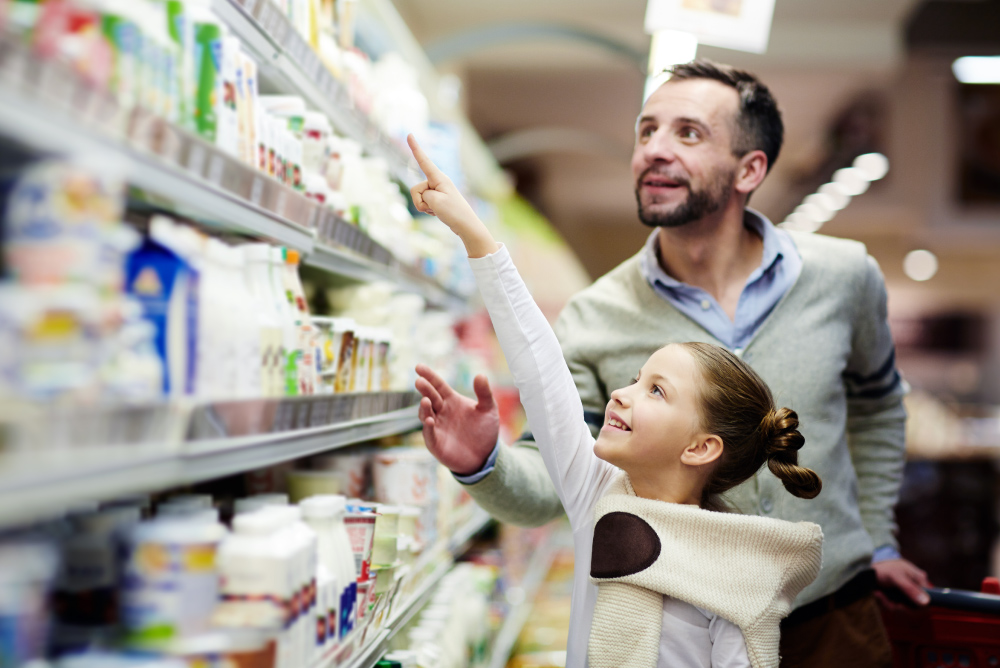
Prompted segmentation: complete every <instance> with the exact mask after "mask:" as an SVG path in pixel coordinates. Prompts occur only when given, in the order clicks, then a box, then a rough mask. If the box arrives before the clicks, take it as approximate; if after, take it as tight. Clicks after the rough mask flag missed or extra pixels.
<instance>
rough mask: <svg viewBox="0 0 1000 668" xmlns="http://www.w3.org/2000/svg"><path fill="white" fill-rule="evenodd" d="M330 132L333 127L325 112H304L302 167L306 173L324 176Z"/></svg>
mask: <svg viewBox="0 0 1000 668" xmlns="http://www.w3.org/2000/svg"><path fill="white" fill-rule="evenodd" d="M332 133H333V128H331V127H330V121H329V119H327V117H326V114H323V113H320V112H318V111H307V112H305V123H304V125H303V128H302V169H303V171H305V172H306V173H307V174H308V173H313V174H316V175H318V176H320V178H324V174H325V172H326V163H327V160H328V158H329V154H330V135H331V134H332ZM324 181H325V179H324Z"/></svg>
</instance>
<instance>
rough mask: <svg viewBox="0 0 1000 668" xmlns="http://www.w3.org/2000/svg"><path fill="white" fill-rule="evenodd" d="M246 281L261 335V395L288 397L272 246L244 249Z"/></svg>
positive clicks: (246, 247)
mask: <svg viewBox="0 0 1000 668" xmlns="http://www.w3.org/2000/svg"><path fill="white" fill-rule="evenodd" d="M242 251H243V257H244V259H245V264H244V277H245V280H246V283H247V285H248V286H249V289H250V294H251V296H252V298H253V303H254V306H255V309H254V310H255V313H256V316H257V327H258V331H259V332H260V369H261V392H262V394H263V396H266V397H278V396H282V395H283V394H284V393H285V388H284V366H285V358H286V355H287V353H286V352H285V349H284V345H283V340H282V328H281V312H280V311H279V310H278V307H277V304H276V301H277V298H276V297H275V296H274V294H273V292H272V289H273V286H272V284H271V277H270V254H271V246H270V245H268V244H247V245H245V246H243V247H242Z"/></svg>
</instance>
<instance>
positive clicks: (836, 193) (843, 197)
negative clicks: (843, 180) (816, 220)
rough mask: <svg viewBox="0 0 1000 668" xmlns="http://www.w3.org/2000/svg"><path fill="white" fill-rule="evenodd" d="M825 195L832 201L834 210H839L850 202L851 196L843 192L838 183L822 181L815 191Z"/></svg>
mask: <svg viewBox="0 0 1000 668" xmlns="http://www.w3.org/2000/svg"><path fill="white" fill-rule="evenodd" d="M817 192H819V193H822V194H823V195H826V196H827V197H828V198H829V199H830V202H831V203H832V205H833V206H832V208H833V210H834V211H840V210H841V209H843V208H844V207H845V206H847V205H848V204H850V203H851V196H850V195H848V194H847V193H846V192H844V189H843V188H841V187H840V184H839V183H824V184H823V185H821V186H820V187H819V190H818V191H817Z"/></svg>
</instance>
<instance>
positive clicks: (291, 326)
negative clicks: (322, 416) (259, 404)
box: [270, 247, 303, 396]
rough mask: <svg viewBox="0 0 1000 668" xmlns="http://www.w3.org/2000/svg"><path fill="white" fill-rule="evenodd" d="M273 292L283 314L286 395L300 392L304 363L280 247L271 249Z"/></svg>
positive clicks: (276, 303) (295, 314) (283, 257)
mask: <svg viewBox="0 0 1000 668" xmlns="http://www.w3.org/2000/svg"><path fill="white" fill-rule="evenodd" d="M270 275H271V287H272V289H271V294H272V295H273V297H274V298H275V300H276V301H275V306H276V308H277V310H278V312H279V313H280V314H281V332H282V334H281V336H282V342H283V347H284V349H285V368H284V380H285V382H284V387H285V392H284V393H285V395H287V396H293V395H296V394H299V366H300V365H301V364H302V357H303V352H302V347H301V343H300V340H299V327H298V325H297V315H298V314H297V313H296V312H293V311H292V302H291V300H290V299H289V297H288V293H287V292H286V288H285V255H284V251H283V249H282V248H280V247H274V248H272V249H271V271H270Z"/></svg>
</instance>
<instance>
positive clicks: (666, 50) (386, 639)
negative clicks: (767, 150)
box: [0, 0, 1000, 668]
mask: <svg viewBox="0 0 1000 668" xmlns="http://www.w3.org/2000/svg"><path fill="white" fill-rule="evenodd" d="M998 54H1000V0H841V1H840V2H836V3H831V2H820V1H819V0H650V1H649V2H646V0H614V1H612V0H544V1H534V2H529V1H527V0H508V1H507V2H503V3H487V2H483V1H482V0H0V242H2V244H0V245H2V253H0V273H2V280H0V668H15V667H17V668H23V667H26V666H30V667H31V668H42V667H45V666H57V667H58V668H80V667H89V666H94V667H100V668H105V667H111V666H114V667H117V666H128V667H133V666H135V667H141V668H203V667H206V666H207V667H210V668H223V667H225V668H233V667H234V666H237V667H239V668H272V667H273V666H277V667H279V668H288V667H294V668H300V667H308V668H332V667H333V666H347V667H350V668H374V667H375V666H384V667H386V668H390V667H394V666H408V667H409V666H421V667H424V668H430V667H432V666H433V667H438V666H440V667H443V668H459V667H464V666H476V667H477V668H479V667H484V668H485V667H487V666H489V667H490V668H501V667H502V666H505V665H511V666H517V667H520V666H525V667H527V666H562V665H564V664H565V651H564V649H565V644H566V633H567V629H568V611H569V595H570V587H571V584H570V583H571V578H572V569H573V564H572V551H571V549H570V545H571V540H570V536H569V532H568V527H567V526H565V525H564V524H562V523H559V522H556V523H553V524H551V525H549V526H546V527H541V528H534V529H524V528H517V527H512V526H508V525H502V524H498V523H497V522H496V521H494V520H492V519H491V518H489V517H488V516H487V515H486V514H485V513H484V512H483V511H481V510H480V509H478V508H477V507H476V506H475V504H474V503H472V502H471V499H470V498H469V497H468V495H467V494H466V493H465V492H464V491H463V490H462V488H461V486H460V485H459V484H458V483H457V482H456V481H455V480H454V478H453V477H452V476H451V475H450V474H449V473H448V472H447V471H445V470H444V469H443V468H442V467H440V466H439V465H438V464H437V463H436V462H435V461H434V460H433V458H431V457H430V456H429V454H428V453H427V452H426V449H425V448H424V446H423V443H422V439H421V437H420V431H419V427H420V425H419V421H418V419H417V408H416V402H417V399H418V396H417V395H416V393H415V392H414V391H413V382H414V378H415V372H414V365H415V364H416V363H417V362H424V363H427V364H429V365H431V366H433V367H434V368H435V369H437V370H438V371H439V372H441V373H442V374H443V375H445V377H446V378H448V380H449V382H451V383H453V384H454V385H455V386H456V387H457V388H459V389H460V390H461V391H463V392H465V393H467V394H468V393H471V381H472V378H473V377H474V376H475V375H476V374H478V373H486V374H487V375H488V376H489V377H490V379H491V382H492V384H493V386H494V388H495V392H496V396H497V399H498V402H499V405H500V411H501V420H502V425H501V437H502V439H503V440H505V441H506V442H511V441H513V440H514V439H515V438H516V437H517V436H518V434H520V433H521V431H522V429H523V428H524V427H525V421H524V416H523V411H522V410H521V408H520V406H519V403H518V395H517V391H516V389H514V388H513V385H512V382H511V379H510V375H509V372H508V370H507V368H506V363H505V361H504V360H503V357H502V354H501V353H500V351H499V347H498V345H497V343H496V340H495V337H494V336H493V333H492V330H491V326H490V323H489V319H488V317H487V316H486V314H485V313H484V312H483V310H482V308H481V305H480V304H479V303H478V301H477V297H476V295H475V289H474V285H473V282H472V280H471V276H470V274H469V270H468V266H467V262H466V260H465V254H464V250H463V249H462V248H461V247H460V245H459V244H457V242H456V240H455V239H454V237H453V236H452V235H451V234H450V232H448V231H447V230H445V229H444V227H443V226H442V225H440V223H439V222H437V221H436V220H434V219H432V218H429V217H427V216H422V215H420V214H418V213H417V212H416V211H415V210H414V209H413V207H412V205H411V203H410V202H409V196H408V191H409V187H410V186H412V185H413V184H415V183H417V182H419V181H420V180H421V178H422V177H421V175H420V174H419V172H418V170H417V169H416V165H415V164H414V163H413V161H412V159H411V158H410V156H409V155H408V152H407V150H406V148H405V139H404V138H405V137H406V135H407V134H408V133H410V132H412V133H414V134H415V135H416V136H417V137H418V138H419V139H420V141H421V144H422V145H423V146H424V147H425V148H426V149H427V151H428V153H429V154H430V155H431V157H432V158H433V159H434V160H435V161H436V162H437V163H438V164H439V165H440V166H441V167H442V168H443V169H444V170H445V171H446V172H447V173H448V174H449V175H451V176H452V178H453V179H454V180H455V182H456V183H457V184H458V185H459V187H460V188H462V190H463V192H464V193H465V194H466V195H467V196H468V197H469V198H470V200H471V201H472V203H473V205H474V207H475V208H476V210H477V212H478V213H479V215H480V217H481V218H483V220H484V221H485V222H486V223H487V224H488V225H489V226H490V227H491V229H493V231H494V233H495V235H496V236H497V237H498V238H499V239H502V240H503V241H504V242H505V243H506V244H507V245H508V247H509V248H510V249H511V252H512V254H513V256H514V259H515V262H516V264H517V266H518V268H519V269H520V271H521V272H522V274H523V275H524V277H525V280H526V282H527V283H528V285H529V288H530V289H531V291H532V294H533V295H534V297H535V299H536V301H537V302H538V303H539V305H540V306H541V308H542V309H543V311H544V312H545V313H546V315H547V316H549V317H550V318H553V319H554V318H555V317H556V315H557V314H558V313H559V311H560V309H561V308H562V307H563V305H564V304H565V303H566V300H567V299H568V298H569V297H570V296H571V295H572V294H574V293H575V292H577V291H578V290H580V289H582V288H583V287H585V286H586V285H588V284H589V283H590V282H591V281H592V280H594V279H596V278H598V277H599V276H601V275H602V274H604V273H605V272H607V271H609V270H610V269H612V268H614V267H615V266H617V265H618V264H619V263H621V262H622V261H624V260H625V259H627V258H628V257H630V256H631V255H632V254H634V253H635V252H636V251H637V250H638V249H639V248H640V247H641V245H642V243H643V242H644V241H645V239H646V237H647V236H648V234H649V230H648V228H646V227H644V226H643V225H642V224H641V223H640V222H639V221H638V219H637V217H636V203H635V195H634V184H633V183H632V179H631V176H630V170H629V159H630V155H631V152H632V145H633V141H634V123H635V119H636V116H637V114H638V112H639V110H640V108H641V105H642V101H643V97H644V91H647V90H648V87H649V86H650V83H649V82H650V81H651V78H650V74H655V73H657V72H659V71H660V70H661V69H662V68H663V67H664V66H668V65H670V64H672V63H676V62H686V61H687V60H690V59H691V58H694V57H695V56H697V57H704V58H710V59H712V60H715V61H718V62H721V63H727V64H730V65H734V66H736V67H740V68H744V69H747V70H750V71H751V72H753V73H755V74H756V75H757V76H758V77H759V78H760V79H761V80H762V81H764V82H765V83H766V84H767V85H768V87H769V88H770V89H771V90H772V92H773V93H774V95H775V97H776V98H777V100H778V102H779V105H780V107H781V110H782V113H783V118H784V122H785V142H784V146H783V149H782V152H781V155H780V157H779V159H778V161H777V163H776V165H775V167H774V169H773V170H772V172H771V173H770V175H769V176H768V177H767V179H766V180H765V181H764V184H763V185H762V186H761V188H760V189H759V191H757V192H756V193H755V194H754V197H753V200H752V206H753V207H754V208H756V209H758V210H759V211H761V212H762V213H763V214H764V215H766V216H767V217H768V218H770V219H771V220H772V221H773V222H775V223H776V224H781V225H784V226H786V227H789V228H793V229H798V230H805V231H808V232H814V233H819V234H828V235H832V236H837V237H845V238H850V239H856V240H858V241H861V242H863V243H864V244H866V246H867V248H868V250H869V252H870V253H871V254H872V255H873V256H874V257H875V258H876V260H877V261H878V262H879V264H880V266H881V268H882V271H883V273H884V274H885V278H886V284H887V287H888V292H889V319H890V325H891V328H892V332H893V337H894V339H895V343H896V350H897V362H898V366H899V368H900V370H901V372H902V374H903V376H904V378H905V379H906V381H907V382H908V383H909V385H910V387H911V393H910V395H909V396H908V397H907V409H908V412H909V421H908V426H907V463H906V470H905V477H904V483H903V487H902V490H901V495H900V500H899V505H898V507H897V515H898V520H899V524H900V535H899V537H900V542H901V549H902V553H903V556H905V557H906V558H908V559H910V560H911V561H913V562H914V563H916V564H917V565H918V566H920V567H921V568H923V569H925V570H926V571H927V572H928V574H929V576H930V579H931V580H932V582H933V583H934V584H935V585H938V586H941V587H952V588H957V589H966V590H974V591H979V590H980V588H981V586H982V584H983V581H984V578H989V577H996V576H998V575H1000V464H998V462H1000V64H998V63H1000V55H998ZM817 354H821V353H817ZM275 507H277V509H276V508H275ZM241 518H242V519H241ZM376 518H377V519H376ZM254 537H256V538H254ZM262 555H266V559H264V558H263V557H262ZM310 560H311V561H310ZM276 583H277V584H276ZM994 593H997V594H1000V587H996V588H995V591H994ZM949 619H951V618H949ZM991 619H993V622H991V623H992V624H993V625H992V626H989V625H986V626H975V624H979V623H980V622H981V620H979V621H977V620H975V619H972V618H962V620H960V621H961V622H962V624H959V625H957V626H954V627H951V628H956V629H958V628H960V629H965V630H966V631H967V630H968V629H975V630H976V631H975V633H979V636H980V637H978V640H977V637H976V636H975V633H973V632H971V631H970V632H968V633H967V636H966V637H965V638H964V640H962V641H961V642H959V641H958V640H955V641H954V642H951V641H949V642H951V644H948V643H947V642H945V640H943V639H941V638H931V635H932V634H931V633H930V631H928V630H927V627H925V626H919V625H917V624H916V623H915V624H914V625H912V626H911V628H910V631H913V630H914V629H916V631H913V632H914V633H915V634H916V635H915V636H913V637H911V636H906V635H905V634H904V635H898V636H897V637H895V638H894V639H895V640H897V641H898V643H897V648H896V649H897V656H896V666H899V667H902V666H910V665H921V666H923V665H927V666H938V665H961V666H970V665H971V666H980V665H983V666H986V665H997V662H998V661H1000V640H997V638H998V637H1000V632H997V631H996V629H997V626H996V624H997V622H996V617H995V616H994V617H992V618H991ZM963 624H964V626H963ZM970 624H971V625H972V626H970ZM896 631H897V632H898V631H899V628H897V629H896ZM921 634H922V635H921ZM970 638H971V640H970ZM984 638H985V639H987V640H988V641H985V642H981V643H979V644H977V642H979V641H982V640H983V639H984ZM990 638H992V640H990ZM934 643H937V644H934ZM941 643H944V644H943V645H942V644H941ZM939 645H940V646H939ZM942 647H943V648H944V649H942ZM943 651H946V652H947V653H942V652H943ZM939 659H940V660H939Z"/></svg>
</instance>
